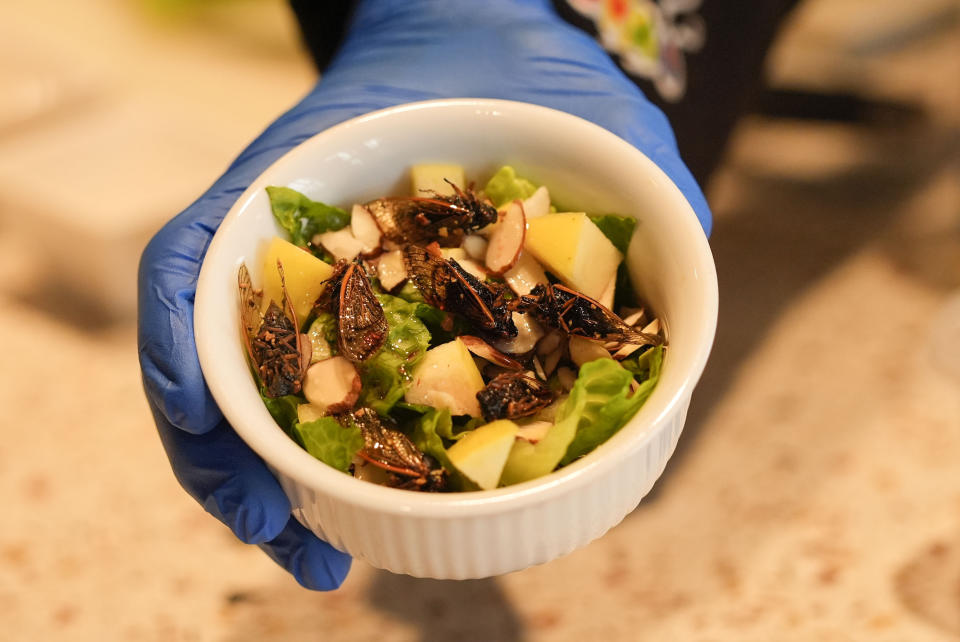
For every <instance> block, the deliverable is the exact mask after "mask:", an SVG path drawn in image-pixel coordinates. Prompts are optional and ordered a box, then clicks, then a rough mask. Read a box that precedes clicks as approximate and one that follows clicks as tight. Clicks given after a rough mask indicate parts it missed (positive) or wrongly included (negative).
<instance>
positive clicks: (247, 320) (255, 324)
mask: <svg viewBox="0 0 960 642" xmlns="http://www.w3.org/2000/svg"><path fill="white" fill-rule="evenodd" d="M237 281H238V285H239V288H240V331H241V333H242V335H243V343H244V345H245V346H246V347H247V356H249V357H250V362H251V363H252V364H253V366H254V368H256V367H257V365H258V364H257V360H256V358H254V355H253V345H252V344H253V340H254V338H255V337H256V336H257V332H258V331H259V329H260V325H261V324H262V323H263V316H262V315H261V313H260V309H261V305H262V303H263V293H262V292H260V291H259V290H255V289H254V287H253V282H252V281H251V280H250V271H249V270H248V269H247V264H246V263H242V264H241V265H240V271H239V273H238V274H237Z"/></svg>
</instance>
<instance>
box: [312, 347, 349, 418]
mask: <svg viewBox="0 0 960 642" xmlns="http://www.w3.org/2000/svg"><path fill="white" fill-rule="evenodd" d="M362 385H363V384H362V382H361V381H360V375H359V374H358V373H357V369H356V368H354V367H353V364H352V363H350V362H349V361H347V360H346V359H345V358H344V357H340V356H337V357H330V358H329V359H324V360H323V361H318V362H316V363H315V364H313V365H312V366H310V367H309V368H307V374H306V376H305V377H304V378H303V396H305V397H306V398H307V401H309V402H310V403H311V404H312V405H314V406H317V407H319V408H321V409H322V410H323V412H325V413H327V414H334V413H338V412H343V411H344V410H349V409H350V408H352V407H353V404H355V403H357V399H359V398H360V389H361V388H362Z"/></svg>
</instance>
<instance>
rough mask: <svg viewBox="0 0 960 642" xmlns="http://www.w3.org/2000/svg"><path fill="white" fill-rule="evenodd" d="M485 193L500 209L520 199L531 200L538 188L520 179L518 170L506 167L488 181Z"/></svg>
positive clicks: (484, 189)
mask: <svg viewBox="0 0 960 642" xmlns="http://www.w3.org/2000/svg"><path fill="white" fill-rule="evenodd" d="M483 191H484V193H485V194H486V195H487V198H489V199H490V200H491V201H493V204H494V205H495V206H496V207H500V206H501V205H504V204H505V203H509V202H510V201H512V200H515V199H518V198H519V199H521V200H523V199H525V198H529V197H530V196H532V195H533V193H534V192H535V191H537V186H536V185H534V184H533V183H531V182H530V181H528V180H527V179H525V178H520V177H518V176H517V172H516V170H514V169H513V168H512V167H510V166H509V165H504V166H503V167H501V168H500V169H498V170H497V173H496V174H494V175H493V176H492V177H491V178H490V180H489V181H487V185H486V187H484V188H483Z"/></svg>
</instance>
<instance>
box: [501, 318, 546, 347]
mask: <svg viewBox="0 0 960 642" xmlns="http://www.w3.org/2000/svg"><path fill="white" fill-rule="evenodd" d="M513 324H514V325H515V326H517V336H515V337H512V338H510V339H499V340H497V341H496V342H495V343H494V345H495V346H496V347H497V349H499V350H501V351H503V352H508V353H510V354H526V353H528V352H530V351H531V350H533V349H534V348H535V347H536V345H537V341H539V340H540V337H542V336H543V328H542V327H541V326H540V324H539V323H537V320H536V319H534V318H533V315H532V314H528V313H525V312H514V313H513Z"/></svg>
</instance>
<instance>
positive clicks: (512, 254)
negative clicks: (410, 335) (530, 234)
mask: <svg viewBox="0 0 960 642" xmlns="http://www.w3.org/2000/svg"><path fill="white" fill-rule="evenodd" d="M526 233H527V219H526V217H525V216H524V215H523V204H522V203H521V202H520V201H513V202H512V203H510V204H509V205H507V207H506V209H505V210H503V213H502V214H501V216H500V221H499V222H498V223H497V225H496V226H495V227H494V228H493V231H491V232H490V241H489V243H488V244H487V256H486V263H487V267H488V268H489V269H490V271H491V272H493V273H495V274H503V273H504V272H506V271H507V270H509V269H510V268H512V267H513V266H514V264H515V263H516V262H517V259H519V258H520V250H521V249H523V239H524V237H525V236H526Z"/></svg>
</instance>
